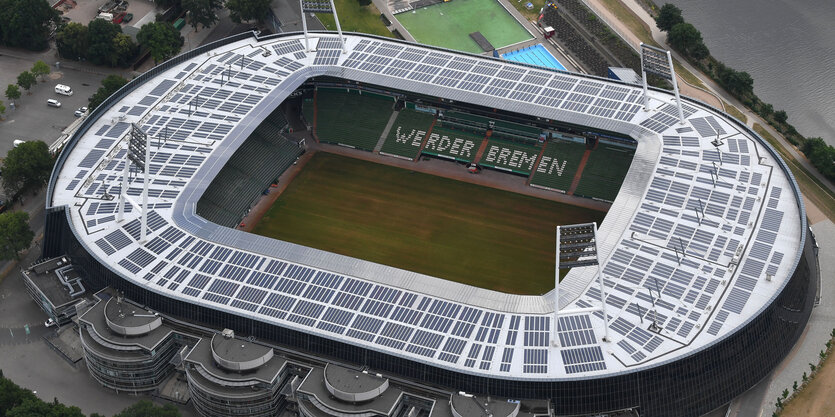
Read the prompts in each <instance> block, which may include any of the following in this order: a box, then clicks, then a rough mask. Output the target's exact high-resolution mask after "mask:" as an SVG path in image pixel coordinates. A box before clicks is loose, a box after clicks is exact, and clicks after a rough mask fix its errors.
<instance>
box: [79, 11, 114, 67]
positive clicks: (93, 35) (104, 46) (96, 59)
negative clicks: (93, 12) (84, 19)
mask: <svg viewBox="0 0 835 417" xmlns="http://www.w3.org/2000/svg"><path fill="white" fill-rule="evenodd" d="M119 33H122V28H121V27H119V25H117V24H113V23H110V22H108V21H106V20H104V19H94V20H93V21H92V22H90V24H89V25H88V26H87V59H88V60H89V61H90V62H92V63H93V64H96V65H107V64H110V63H111V62H112V61H111V60H112V59H113V56H114V55H117V51H116V44H115V43H114V42H113V39H114V38H115V37H116V35H117V34H119ZM117 60H118V58H117Z"/></svg>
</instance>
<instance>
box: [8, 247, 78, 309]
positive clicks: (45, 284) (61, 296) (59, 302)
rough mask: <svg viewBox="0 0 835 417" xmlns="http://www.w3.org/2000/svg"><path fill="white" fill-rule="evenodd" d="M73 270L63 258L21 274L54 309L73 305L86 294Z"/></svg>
mask: <svg viewBox="0 0 835 417" xmlns="http://www.w3.org/2000/svg"><path fill="white" fill-rule="evenodd" d="M67 267H69V268H67ZM75 268H76V267H73V266H71V265H70V264H69V263H68V262H67V260H66V258H65V257H58V258H54V259H50V260H48V261H45V262H42V263H40V264H37V265H34V266H33V267H30V268H29V269H27V270H25V271H24V272H23V273H24V274H26V276H27V277H28V278H29V279H30V280H31V281H32V283H34V284H35V286H36V287H38V290H40V291H41V292H42V293H43V295H44V296H45V297H46V298H47V299H48V300H49V302H50V303H52V305H53V306H54V307H62V306H65V305H68V304H73V303H74V302H76V301H78V300H80V299H82V298H84V296H85V295H86V294H87V291H86V290H85V288H84V285H83V284H82V283H81V281H80V278H81V275H80V274H79V273H78V271H77V270H76V269H75ZM58 269H62V270H61V274H63V275H64V280H63V281H62V279H61V277H59V275H58V273H57V272H56V270H58ZM73 293H74V295H72V294H73Z"/></svg>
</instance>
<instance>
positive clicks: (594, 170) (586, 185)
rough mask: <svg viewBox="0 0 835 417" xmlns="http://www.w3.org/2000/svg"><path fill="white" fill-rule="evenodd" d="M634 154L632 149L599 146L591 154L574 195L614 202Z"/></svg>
mask: <svg viewBox="0 0 835 417" xmlns="http://www.w3.org/2000/svg"><path fill="white" fill-rule="evenodd" d="M633 154H634V151H633V150H632V149H628V148H624V147H619V146H612V145H602V144H601V145H598V146H597V147H596V148H595V149H594V150H592V151H591V152H589V159H588V161H587V162H586V166H585V168H584V169H583V173H582V176H581V177H580V183H579V184H578V185H577V189H576V190H574V195H579V196H586V197H592V198H599V199H601V200H606V201H614V200H615V197H617V195H618V191H619V190H620V186H621V182H622V181H621V180H620V178H623V177H625V176H626V172H627V171H629V165H630V164H631V163H632V156H633Z"/></svg>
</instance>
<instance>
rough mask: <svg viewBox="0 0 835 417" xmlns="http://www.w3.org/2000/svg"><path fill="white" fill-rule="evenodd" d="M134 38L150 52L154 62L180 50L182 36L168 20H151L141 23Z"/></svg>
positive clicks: (165, 58)
mask: <svg viewBox="0 0 835 417" xmlns="http://www.w3.org/2000/svg"><path fill="white" fill-rule="evenodd" d="M136 40H137V41H139V43H140V44H141V45H143V46H145V47H146V48H148V50H149V51H150V53H151V57H152V58H154V63H160V62H162V61H165V60H167V59H168V58H171V57H173V56H175V55H177V53H178V52H180V48H181V47H182V46H183V42H184V40H183V37H182V36H181V35H180V32H179V31H177V29H174V26H173V25H171V23H168V22H153V23H148V24H145V25H142V28H141V29H139V33H138V34H137V35H136Z"/></svg>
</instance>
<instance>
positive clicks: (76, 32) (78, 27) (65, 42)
mask: <svg viewBox="0 0 835 417" xmlns="http://www.w3.org/2000/svg"><path fill="white" fill-rule="evenodd" d="M87 40H88V38H87V26H84V25H82V24H81V23H75V22H70V23H68V24H67V25H66V26H64V27H63V28H61V30H59V31H58V33H56V34H55V46H56V47H57V48H58V54H59V55H61V57H62V58H64V59H72V60H75V61H78V60H80V59H81V58H85V57H86V56H87Z"/></svg>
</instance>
